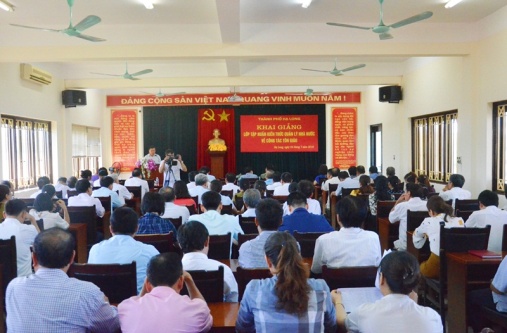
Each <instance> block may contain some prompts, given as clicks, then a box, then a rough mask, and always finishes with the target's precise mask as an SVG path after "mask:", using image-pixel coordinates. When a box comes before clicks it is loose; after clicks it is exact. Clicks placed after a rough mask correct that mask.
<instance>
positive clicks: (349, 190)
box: [342, 187, 359, 197]
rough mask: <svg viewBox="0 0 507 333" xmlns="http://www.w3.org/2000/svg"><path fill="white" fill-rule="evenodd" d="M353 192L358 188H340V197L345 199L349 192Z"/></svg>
mask: <svg viewBox="0 0 507 333" xmlns="http://www.w3.org/2000/svg"><path fill="white" fill-rule="evenodd" d="M354 190H359V187H350V188H342V197H346V196H347V195H350V192H352V191H354Z"/></svg>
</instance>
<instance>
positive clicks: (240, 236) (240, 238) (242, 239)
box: [238, 234, 259, 248]
mask: <svg viewBox="0 0 507 333" xmlns="http://www.w3.org/2000/svg"><path fill="white" fill-rule="evenodd" d="M257 236H259V234H238V248H239V247H241V244H243V243H244V242H247V241H249V240H252V239H254V238H255V237H257Z"/></svg>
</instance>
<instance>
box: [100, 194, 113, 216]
mask: <svg viewBox="0 0 507 333" xmlns="http://www.w3.org/2000/svg"><path fill="white" fill-rule="evenodd" d="M97 199H99V200H100V203H101V204H102V207H104V209H105V210H106V212H109V213H111V208H112V205H111V197H97Z"/></svg>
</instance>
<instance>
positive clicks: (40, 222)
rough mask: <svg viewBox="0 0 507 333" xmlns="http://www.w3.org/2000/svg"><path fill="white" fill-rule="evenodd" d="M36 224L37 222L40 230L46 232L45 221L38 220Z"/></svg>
mask: <svg viewBox="0 0 507 333" xmlns="http://www.w3.org/2000/svg"><path fill="white" fill-rule="evenodd" d="M35 222H37V226H38V227H39V230H40V231H44V219H38V220H36V221H35Z"/></svg>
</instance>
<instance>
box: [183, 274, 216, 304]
mask: <svg viewBox="0 0 507 333" xmlns="http://www.w3.org/2000/svg"><path fill="white" fill-rule="evenodd" d="M187 272H188V273H189V274H190V275H191V276H192V279H193V280H194V282H195V285H196V286H197V289H199V291H200V292H201V294H202V296H203V297H204V299H205V300H206V302H208V303H212V302H223V301H224V267H223V266H220V267H219V268H218V270H217V271H187ZM181 294H182V295H188V290H187V287H186V286H183V289H182V290H181Z"/></svg>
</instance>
